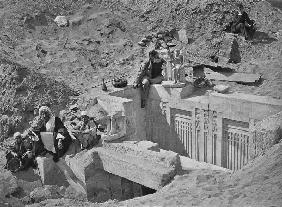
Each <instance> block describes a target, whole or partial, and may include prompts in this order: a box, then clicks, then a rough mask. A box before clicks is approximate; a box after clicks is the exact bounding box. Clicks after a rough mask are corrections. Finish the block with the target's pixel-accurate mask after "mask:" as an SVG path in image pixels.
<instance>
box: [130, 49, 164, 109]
mask: <svg viewBox="0 0 282 207" xmlns="http://www.w3.org/2000/svg"><path fill="white" fill-rule="evenodd" d="M165 64H166V61H165V60H164V59H163V58H160V57H159V53H158V52H157V51H155V50H152V51H151V52H150V53H149V60H148V61H147V62H146V63H145V64H144V65H143V66H142V67H141V68H140V71H139V73H138V75H137V78H136V80H135V83H134V85H133V87H134V88H137V87H140V89H141V90H140V91H141V108H144V107H145V105H146V100H147V98H148V95H149V89H150V84H160V83H162V81H163V80H164V77H163V75H162V70H163V66H164V65H165Z"/></svg>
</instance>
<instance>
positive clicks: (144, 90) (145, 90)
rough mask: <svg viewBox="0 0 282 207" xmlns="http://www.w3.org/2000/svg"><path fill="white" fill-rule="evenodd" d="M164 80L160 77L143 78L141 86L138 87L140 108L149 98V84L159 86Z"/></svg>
mask: <svg viewBox="0 0 282 207" xmlns="http://www.w3.org/2000/svg"><path fill="white" fill-rule="evenodd" d="M163 80H164V77H163V76H162V75H160V76H158V77H156V78H149V77H147V76H145V77H144V78H143V80H142V85H141V87H140V93H141V107H142V108H144V107H145V104H146V101H147V99H148V96H149V91H150V85H151V84H160V83H162V81H163Z"/></svg>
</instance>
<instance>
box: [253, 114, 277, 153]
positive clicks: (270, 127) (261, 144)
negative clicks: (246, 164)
mask: <svg viewBox="0 0 282 207" xmlns="http://www.w3.org/2000/svg"><path fill="white" fill-rule="evenodd" d="M251 134H252V136H253V139H254V145H252V146H251V150H250V151H251V155H250V156H251V158H255V157H257V156H259V155H261V154H263V153H264V152H265V151H266V150H268V149H269V148H271V147H272V146H273V145H275V144H277V143H278V142H279V141H280V140H281V138H282V112H279V113H278V114H275V115H272V116H269V117H267V118H265V119H263V120H262V121H260V122H258V123H257V124H256V125H255V126H254V127H253V128H252V129H251Z"/></svg>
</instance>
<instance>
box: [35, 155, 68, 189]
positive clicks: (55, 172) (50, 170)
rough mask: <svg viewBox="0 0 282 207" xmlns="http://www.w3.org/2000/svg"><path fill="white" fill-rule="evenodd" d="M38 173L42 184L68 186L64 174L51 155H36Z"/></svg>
mask: <svg viewBox="0 0 282 207" xmlns="http://www.w3.org/2000/svg"><path fill="white" fill-rule="evenodd" d="M36 161H37V164H38V169H39V175H40V177H41V181H42V184H43V185H58V186H68V185H69V184H68V182H67V180H66V177H65V176H64V174H63V173H62V172H61V171H60V169H59V168H58V166H57V165H56V163H55V162H54V161H53V157H52V156H50V157H37V158H36Z"/></svg>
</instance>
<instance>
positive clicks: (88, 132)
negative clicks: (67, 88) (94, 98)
mask: <svg viewBox="0 0 282 207" xmlns="http://www.w3.org/2000/svg"><path fill="white" fill-rule="evenodd" d="M96 131H97V127H96V124H95V122H94V120H93V119H90V118H89V116H88V115H87V113H86V111H82V112H81V120H80V122H78V124H77V125H76V126H74V127H73V130H72V133H73V134H74V135H75V136H76V137H77V138H78V140H79V141H80V146H81V149H89V148H91V147H93V146H94V145H95V144H97V143H98V141H99V140H98V136H97V134H96Z"/></svg>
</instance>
